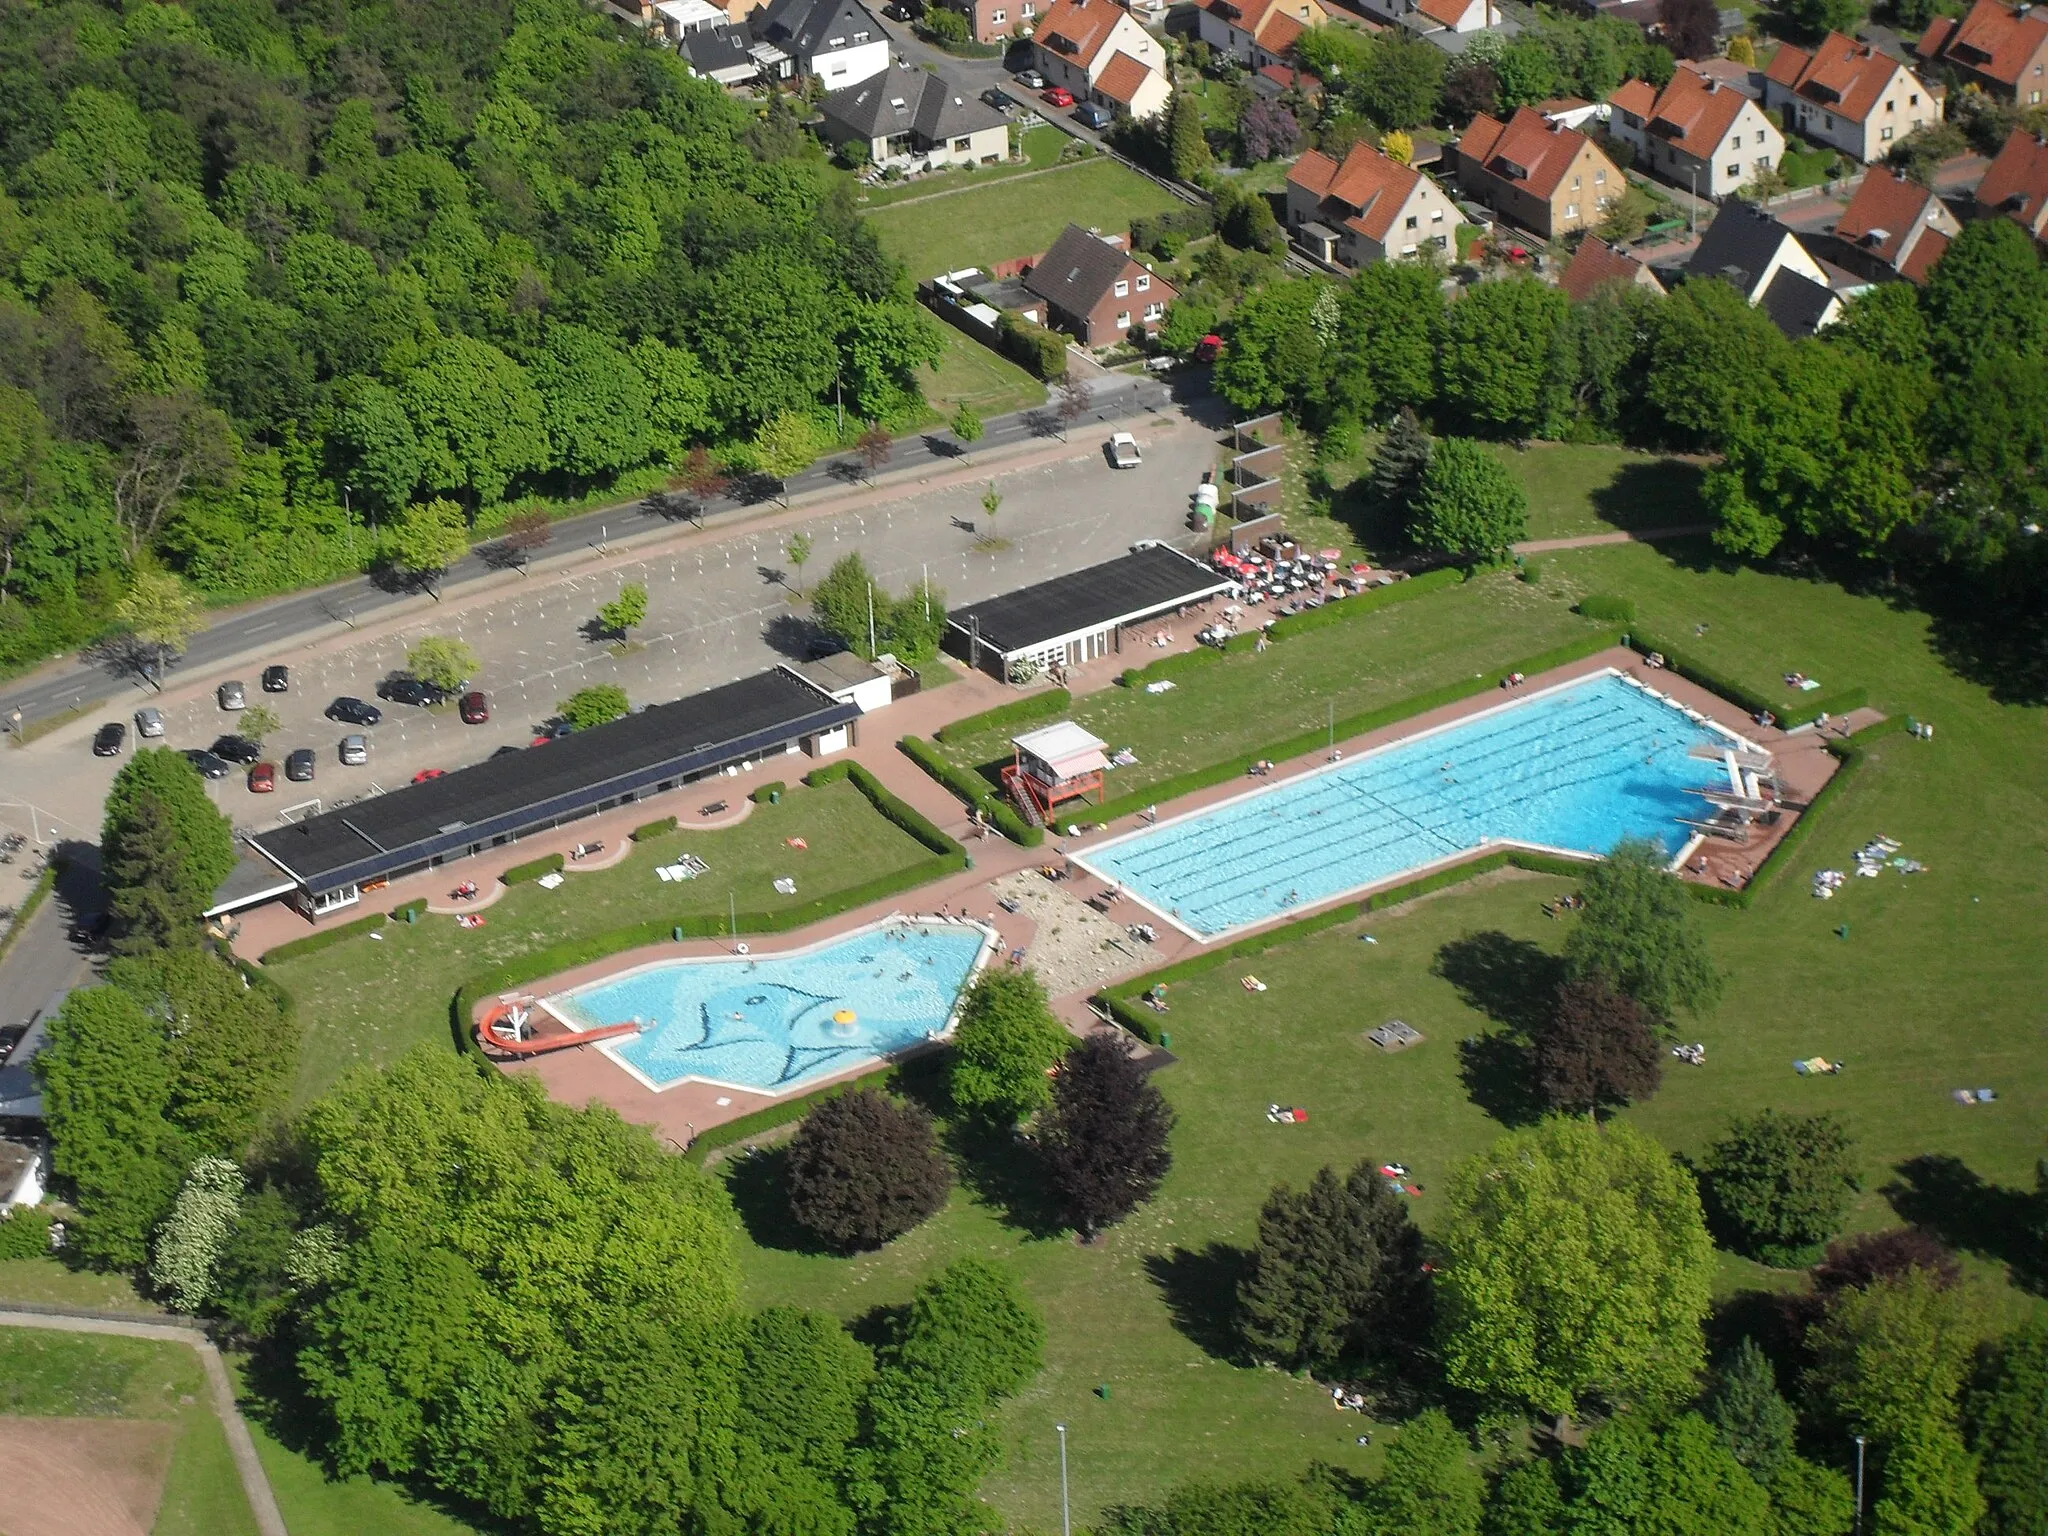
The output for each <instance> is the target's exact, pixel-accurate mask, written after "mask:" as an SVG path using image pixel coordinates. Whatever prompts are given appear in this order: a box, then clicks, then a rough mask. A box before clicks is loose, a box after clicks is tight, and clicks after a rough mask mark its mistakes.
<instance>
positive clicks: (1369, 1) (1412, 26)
mask: <svg viewBox="0 0 2048 1536" xmlns="http://www.w3.org/2000/svg"><path fill="white" fill-rule="evenodd" d="M1351 3H1353V4H1355V5H1357V6H1359V7H1360V8H1361V9H1363V10H1364V12H1365V13H1366V15H1368V16H1370V17H1373V18H1375V19H1377V20H1380V21H1385V22H1391V23H1393V24H1395V25H1397V26H1402V27H1406V28H1407V29H1408V30H1409V31H1411V32H1414V33H1417V34H1419V35H1420V36H1423V37H1427V36H1429V35H1430V34H1432V33H1439V34H1441V33H1451V34H1458V35H1462V34H1466V33H1472V32H1484V31H1485V30H1487V28H1489V27H1497V26H1499V25H1500V23H1501V19H1502V18H1501V11H1500V6H1499V4H1498V3H1497V0H1351Z"/></svg>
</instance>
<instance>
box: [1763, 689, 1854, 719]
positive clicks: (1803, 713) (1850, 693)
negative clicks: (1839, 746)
mask: <svg viewBox="0 0 2048 1536" xmlns="http://www.w3.org/2000/svg"><path fill="white" fill-rule="evenodd" d="M1869 702H1870V690H1869V689H1868V688H1844V689H1843V690H1842V691H1841V692H1840V693H1830V694H1827V695H1824V696H1823V697H1821V698H1818V699H1809V700H1807V701H1806V702H1804V703H1800V704H1795V705H1793V706H1792V707H1791V708H1790V709H1788V710H1787V711H1786V712H1785V717H1784V719H1783V720H1782V721H1781V722H1780V723H1781V724H1783V725H1784V726H1786V727H1787V728H1788V729H1789V728H1790V727H1792V726H1795V725H1806V724H1808V723H1809V722H1811V721H1814V720H1818V719H1819V718H1820V717H1821V716H1822V715H1827V716H1829V717H1830V718H1832V717H1834V716H1837V715H1846V714H1848V713H1850V712H1851V711H1853V710H1858V709H1862V708H1863V707H1864V706H1865V705H1867V704H1869Z"/></svg>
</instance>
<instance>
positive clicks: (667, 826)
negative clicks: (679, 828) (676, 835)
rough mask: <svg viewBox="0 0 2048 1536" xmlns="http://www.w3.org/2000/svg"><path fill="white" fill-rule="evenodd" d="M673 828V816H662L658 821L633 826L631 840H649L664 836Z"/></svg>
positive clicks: (674, 820) (638, 841)
mask: <svg viewBox="0 0 2048 1536" xmlns="http://www.w3.org/2000/svg"><path fill="white" fill-rule="evenodd" d="M675 829H676V819H675V817H673V816H664V817H662V818H661V820H659V821H650V822H648V823H647V824H646V825H644V826H639V827H635V828H634V829H633V841H634V842H636V843H645V842H649V841H651V840H652V839H654V838H657V837H663V836H666V835H667V834H668V833H670V832H673V831H675Z"/></svg>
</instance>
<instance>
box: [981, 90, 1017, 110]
mask: <svg viewBox="0 0 2048 1536" xmlns="http://www.w3.org/2000/svg"><path fill="white" fill-rule="evenodd" d="M981 99H982V100H983V101H985V102H987V103H988V104H989V105H990V106H992V107H994V108H995V109H996V110H997V111H998V112H1001V113H1004V114H1008V113H1011V112H1015V111H1016V110H1017V105H1018V103H1017V98H1016V97H1014V96H1012V95H1011V94H1010V93H1009V92H1008V91H1006V90H1004V89H1003V88H1002V87H1001V86H1000V85H992V86H990V87H989V88H988V89H987V90H985V91H983V92H982V93H981Z"/></svg>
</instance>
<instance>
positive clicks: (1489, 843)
mask: <svg viewBox="0 0 2048 1536" xmlns="http://www.w3.org/2000/svg"><path fill="white" fill-rule="evenodd" d="M1600 677H1611V678H1614V679H1616V680H1617V681H1619V682H1623V683H1626V684H1628V685H1629V686H1630V687H1631V688H1636V689H1639V690H1641V691H1642V692H1644V693H1647V694H1650V695H1652V696H1653V697H1654V698H1655V700H1656V702H1658V703H1660V704H1662V705H1664V706H1665V707H1666V708H1667V709H1670V710H1672V711H1674V712H1675V713H1677V714H1679V715H1683V716H1685V718H1686V720H1687V723H1688V724H1694V725H1700V726H1703V727H1704V728H1705V729H1707V730H1709V731H1712V732H1714V733H1716V734H1717V735H1721V736H1725V737H1727V738H1728V739H1729V741H1731V742H1733V743H1734V744H1735V745H1736V746H1737V747H1739V748H1741V749H1742V750H1744V751H1749V752H1763V751H1764V749H1763V748H1762V747H1759V746H1758V745H1756V743H1754V742H1752V741H1750V740H1749V739H1748V738H1747V737H1745V736H1743V735H1741V734H1739V733H1738V732H1735V731H1732V730H1730V729H1729V728H1728V727H1727V726H1725V725H1723V724H1722V723H1721V722H1720V721H1718V720H1716V719H1715V718H1714V717H1713V716H1712V715H1707V716H1705V717H1704V718H1703V719H1701V720H1697V721H1695V720H1693V719H1692V717H1691V716H1690V715H1686V712H1685V706H1684V705H1682V704H1680V703H1678V702H1677V701H1676V700H1674V699H1671V698H1669V697H1668V696H1666V695H1664V694H1662V693H1659V692H1658V691H1657V690H1656V689H1654V688H1651V687H1650V686H1649V685H1648V684H1647V683H1645V682H1643V681H1642V679H1640V678H1637V677H1634V676H1631V675H1630V674H1629V673H1627V672H1624V671H1623V670H1622V669H1621V668H1620V667H1616V666H1605V667H1596V668H1595V669H1594V670H1593V671H1591V672H1582V673H1580V674H1579V675H1578V676H1576V677H1568V678H1564V679H1562V680H1561V681H1559V682H1555V683H1551V684H1549V685H1548V686H1546V687H1543V688H1539V689H1537V690H1536V691H1535V692H1534V693H1517V694H1514V695H1513V696H1511V697H1509V698H1506V699H1503V700H1502V701H1501V702H1499V703H1497V704H1492V705H1489V706H1488V707H1487V708H1485V709H1481V710H1475V711H1473V712H1472V713H1471V714H1469V715H1460V716H1459V717H1458V718H1457V719H1455V720H1445V721H1442V722H1441V723H1439V724H1437V725H1432V726H1429V727H1428V728H1426V729H1424V730H1420V731H1416V732H1413V733H1412V734H1410V735H1406V736H1397V737H1395V738H1394V739H1393V740H1391V741H1383V742H1381V743H1380V744H1379V745H1378V746H1376V747H1372V748H1370V749H1368V750H1366V751H1364V752H1361V753H1359V754H1358V755H1357V756H1356V757H1344V758H1340V759H1336V760H1334V761H1330V762H1325V763H1320V764H1318V765H1316V766H1315V767H1313V768H1308V769H1305V770H1303V771H1302V772H1300V773H1297V774H1294V775H1293V776H1291V777H1289V778H1285V779H1281V780H1279V781H1278V782H1261V783H1258V784H1254V785H1252V786H1250V787H1249V788H1246V789H1242V790H1239V791H1238V792H1237V793H1236V794H1234V795H1230V796H1227V797H1225V798H1224V799H1221V800H1217V801H1215V802H1213V803H1211V804H1209V805H1205V806H1201V807H1199V808H1198V809H1195V810H1191V811H1182V812H1181V813H1180V814H1179V815H1177V816H1172V817H1168V818H1167V819H1165V820H1163V821H1155V822H1153V823H1152V824H1151V825H1150V826H1143V827H1133V828H1132V829H1131V830H1130V831H1128V832H1119V833H1118V834H1117V835H1116V836H1115V837H1112V838H1106V839H1104V840H1103V841H1102V842H1099V843H1096V844H1094V845H1093V846H1092V847H1090V848H1088V849H1087V850H1085V851H1084V852H1080V853H1070V854H1068V855H1067V858H1068V860H1069V861H1070V862H1072V863H1074V864H1078V865H1079V866H1080V867H1081V868H1083V869H1085V870H1087V871H1088V873H1089V874H1091V875H1093V876H1094V877H1095V878H1096V879H1098V880H1103V881H1106V882H1108V883H1109V884H1110V885H1112V886H1114V887H1115V888H1116V889H1117V890H1118V891H1119V892H1121V893H1122V894H1123V895H1124V896H1125V897H1127V898H1129V899H1130V900H1131V901H1134V902H1136V903H1137V904H1138V905H1139V906H1141V907H1143V908H1144V909H1145V910H1146V911H1147V912H1150V913H1151V914H1152V915H1153V916H1155V917H1157V918H1158V919H1159V920H1160V921H1161V922H1162V923H1165V924H1166V925H1167V926H1168V927H1170V928H1172V929H1174V930H1175V931H1176V932H1178V933H1181V934H1184V935H1185V936H1187V937H1188V938H1190V939H1193V940H1194V941H1195V942H1196V943H1197V944H1204V945H1207V944H1218V943H1224V942H1227V941H1228V940H1231V939H1234V938H1238V937H1241V936H1242V935H1244V934H1247V933H1250V932H1252V931H1253V930H1254V929H1259V928H1265V927H1268V926H1271V925H1273V924H1276V923H1288V922H1296V921H1298V920H1299V919H1301V918H1303V917H1308V916H1312V915H1313V914H1315V913H1317V912H1322V911H1325V910H1327V909H1328V908H1330V907H1333V906H1337V905H1339V904H1341V903H1343V902H1346V901H1355V900H1357V899H1358V898H1359V897H1361V896H1366V895H1370V894H1371V893H1372V892H1373V891H1375V890H1380V889H1383V888H1385V887H1388V886H1393V885H1399V884H1402V883H1404V882H1406V881H1408V880H1411V879H1413V878H1415V877H1416V876H1417V875H1423V874H1428V873H1430V872H1432V871H1434V870H1439V869H1445V868H1448V867H1449V866H1451V865H1454V864H1461V863H1463V862H1465V861H1466V860H1468V859H1473V858H1478V857H1481V856H1483V855H1485V854H1487V853H1492V852H1496V851H1498V850H1501V849H1520V850H1524V851H1527V852H1530V853H1547V854H1554V855H1556V856H1558V857H1560V858H1567V859H1578V860H1581V861H1583V862H1585V863H1588V864H1597V863H1600V862H1602V861H1603V860H1605V859H1606V857H1607V855H1606V854H1604V853H1594V852H1591V851H1589V850H1587V849H1584V848H1559V847H1553V846H1551V845H1549V844H1547V843H1531V842H1524V841H1522V840H1521V839H1519V838H1511V837H1498V838H1496V837H1484V838H1481V839H1480V840H1479V841H1478V843H1476V844H1475V845H1473V846H1472V847H1470V848H1461V849H1459V850H1458V851H1457V852H1455V853H1448V854H1445V855H1444V856H1443V857H1442V858H1439V859H1430V860H1427V861H1425V862H1424V863H1421V864H1409V865H1406V866H1404V867H1403V868H1401V869H1399V870H1396V871H1395V872H1394V873H1393V874H1391V875H1383V876H1381V877H1380V878H1378V879H1375V880H1367V881H1364V882H1362V883H1361V884H1358V885H1354V886H1348V887H1346V888H1345V889H1344V890H1341V891H1338V892H1337V893H1336V894H1334V895H1331V896H1326V897H1323V898H1322V899H1321V900H1320V901H1317V902H1316V903H1315V904H1314V905H1312V906H1302V907H1287V908H1283V909H1282V910H1280V911H1278V912H1275V913H1272V914H1271V915H1269V916H1266V917H1257V918H1252V919H1250V920H1248V921H1246V922H1242V923H1233V924H1231V925H1230V926H1229V927H1228V928H1218V929H1215V930H1213V931H1204V930H1202V929H1199V928H1193V927H1190V926H1189V925H1188V924H1187V923H1185V922H1183V921H1182V920H1181V919H1180V918H1179V917H1177V916H1175V915H1174V914H1173V913H1172V912H1170V911H1164V910H1162V909H1160V908H1159V907H1157V906H1155V905H1153V903H1151V902H1149V901H1147V900H1146V899H1145V898H1144V897H1143V896H1142V895H1140V894H1139V893H1138V892H1137V891H1135V890H1133V889H1132V888H1131V887H1129V886H1127V885H1125V884H1123V882H1122V881H1120V880H1118V879H1117V878H1116V877H1115V876H1114V875H1113V874H1108V873H1105V872H1104V871H1103V870H1101V869H1099V868H1097V867H1096V866H1095V865H1094V864H1092V863H1090V862H1089V860H1090V858H1091V857H1093V856H1096V855H1100V854H1102V853H1104V852H1105V851H1107V850H1108V849H1111V848H1114V847H1116V846H1118V845H1119V844H1121V843H1127V842H1133V841H1135V840H1137V839H1139V838H1143V837H1150V836H1151V835H1152V834H1154V833H1155V832H1159V831H1161V830H1162V829H1164V828H1166V827H1171V826H1175V825H1177V824H1179V823H1180V822H1183V821H1189V820H1192V819H1193V818H1195V817H1197V816H1208V815H1212V814H1214V813H1215V812H1217V811H1220V810H1223V809H1225V808H1226V807H1228V806H1233V805H1236V804H1237V803H1238V802H1239V801H1242V800H1250V799H1254V798H1256V797H1257V796H1259V795H1264V794H1270V793H1272V792H1273V791H1275V790H1278V789H1283V788H1289V787H1292V786H1294V785H1297V784H1303V783H1306V782H1307V781H1308V780H1310V779H1313V778H1316V777H1319V776H1321V775H1323V774H1329V773H1336V772H1338V771H1340V770H1342V769H1345V768H1349V767H1351V766H1352V765H1354V764H1356V763H1363V762H1370V761H1371V760H1372V759H1373V758H1375V757H1377V756H1379V755H1380V754H1381V753H1383V752H1391V751H1392V750H1393V749H1394V748H1396V747H1406V746H1411V745H1413V744H1414V743H1415V742H1418V741H1427V740H1428V739H1429V738H1430V737H1432V736H1436V735H1439V734H1441V733H1442V732H1444V731H1448V730H1453V729H1458V728H1462V727H1464V726H1468V725H1471V724H1473V723H1474V722H1475V721H1479V720H1484V719H1486V718H1488V717H1489V716H1492V715H1497V714H1500V713H1502V712H1503V711H1506V710H1510V709H1519V708H1521V707H1522V706H1524V705H1527V704H1533V703H1535V702H1536V701H1537V700H1539V699H1544V698H1548V697H1549V696H1550V695H1552V694H1554V693H1560V692H1562V691H1563V690H1565V689H1567V688H1577V687H1579V686H1581V685H1582V684H1585V683H1587V682H1590V681H1592V680H1593V679H1595V678H1600ZM1765 755H1766V756H1768V755H1769V754H1768V753H1766V754H1765ZM1705 841H1706V837H1705V835H1704V834H1703V833H1699V832H1695V833H1693V834H1692V836H1691V837H1689V838H1688V839H1686V842H1685V845H1684V846H1683V847H1682V848H1680V849H1679V851H1678V852H1677V853H1676V854H1675V855H1674V856H1673V857H1672V859H1671V861H1670V863H1668V864H1667V865H1666V866H1665V868H1666V870H1667V871H1668V872H1669V873H1673V874H1675V873H1677V872H1678V870H1679V869H1681V868H1682V867H1683V866H1684V864H1685V861H1686V860H1687V859H1690V858H1691V857H1692V856H1693V854H1694V853H1696V852H1697V851H1698V850H1699V846H1700V844H1701V843H1703V842H1705Z"/></svg>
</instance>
